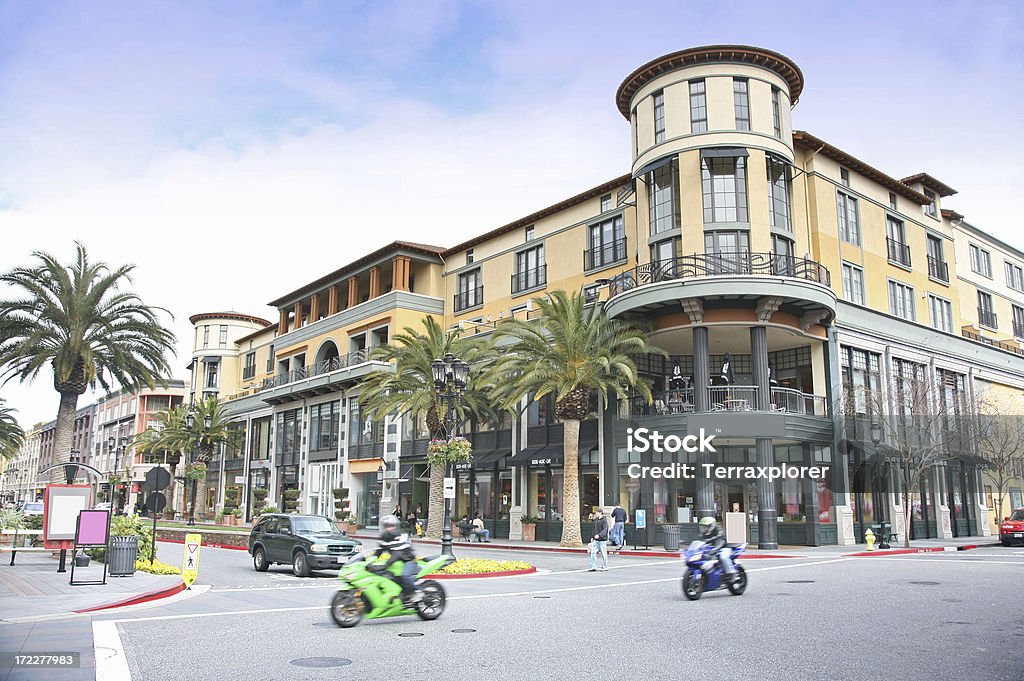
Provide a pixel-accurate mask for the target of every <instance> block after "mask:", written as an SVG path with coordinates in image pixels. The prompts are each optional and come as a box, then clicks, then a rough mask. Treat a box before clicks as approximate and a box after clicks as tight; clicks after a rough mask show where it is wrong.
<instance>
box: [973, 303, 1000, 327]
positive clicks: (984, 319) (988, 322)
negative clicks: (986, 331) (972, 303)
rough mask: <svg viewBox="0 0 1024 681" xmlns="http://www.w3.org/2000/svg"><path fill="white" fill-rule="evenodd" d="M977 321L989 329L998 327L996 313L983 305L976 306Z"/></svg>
mask: <svg viewBox="0 0 1024 681" xmlns="http://www.w3.org/2000/svg"><path fill="white" fill-rule="evenodd" d="M978 323H979V324H981V325H982V326H987V327H988V328H990V329H998V328H999V318H998V317H997V316H996V313H995V312H993V311H992V310H989V309H987V308H984V307H979V308H978Z"/></svg>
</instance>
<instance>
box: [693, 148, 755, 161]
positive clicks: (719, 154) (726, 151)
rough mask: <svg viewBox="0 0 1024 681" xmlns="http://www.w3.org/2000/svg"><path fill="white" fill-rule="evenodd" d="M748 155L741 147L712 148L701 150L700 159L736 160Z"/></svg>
mask: <svg viewBox="0 0 1024 681" xmlns="http://www.w3.org/2000/svg"><path fill="white" fill-rule="evenodd" d="M747 156H749V154H748V153H747V150H746V149H744V148H743V147H712V148H710V149H701V150H700V157H701V158H702V159H704V158H738V157H747Z"/></svg>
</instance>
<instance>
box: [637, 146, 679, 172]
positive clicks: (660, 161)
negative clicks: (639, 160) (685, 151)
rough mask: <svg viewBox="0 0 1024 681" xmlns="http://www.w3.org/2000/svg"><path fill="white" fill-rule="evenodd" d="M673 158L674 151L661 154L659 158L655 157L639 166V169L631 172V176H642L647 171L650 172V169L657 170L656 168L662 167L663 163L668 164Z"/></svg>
mask: <svg viewBox="0 0 1024 681" xmlns="http://www.w3.org/2000/svg"><path fill="white" fill-rule="evenodd" d="M674 160H676V152H672V153H671V154H669V155H668V156H662V157H661V158H659V159H655V160H654V161H651V162H650V163H648V164H647V165H645V166H644V167H643V168H641V169H640V170H638V171H636V172H635V173H633V177H642V176H644V175H646V174H647V173H649V172H651V171H652V170H657V169H658V168H660V167H662V166H664V165H668V164H669V163H671V162H672V161H674Z"/></svg>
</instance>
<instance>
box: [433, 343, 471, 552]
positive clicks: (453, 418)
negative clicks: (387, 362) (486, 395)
mask: <svg viewBox="0 0 1024 681" xmlns="http://www.w3.org/2000/svg"><path fill="white" fill-rule="evenodd" d="M430 368H431V372H432V373H433V375H434V391H435V394H436V396H437V401H438V402H439V403H440V404H441V406H442V407H443V413H444V419H443V420H442V425H443V427H444V432H445V437H446V438H447V439H448V440H451V439H452V438H454V437H455V436H456V435H458V431H459V415H458V407H459V405H461V404H462V399H463V392H464V391H465V390H466V383H467V379H468V376H469V365H468V364H466V363H465V362H464V361H462V360H461V359H459V358H458V357H456V356H455V355H453V354H452V353H450V352H448V353H445V356H444V357H442V358H441V359H435V360H434V361H433V362H432V363H431V365H430ZM452 473H453V468H452V463H451V461H450V460H449V461H448V462H447V463H446V464H445V477H449V478H450V477H453V475H452ZM441 553H443V554H444V555H447V556H451V555H454V554H453V553H452V513H451V499H449V498H447V497H445V500H444V526H443V527H442V529H441Z"/></svg>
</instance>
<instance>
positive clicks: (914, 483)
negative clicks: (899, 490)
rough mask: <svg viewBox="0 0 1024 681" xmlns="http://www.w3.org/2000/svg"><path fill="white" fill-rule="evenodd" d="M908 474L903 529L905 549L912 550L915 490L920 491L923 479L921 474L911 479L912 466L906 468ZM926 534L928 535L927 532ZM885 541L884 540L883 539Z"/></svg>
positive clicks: (904, 491) (904, 493)
mask: <svg viewBox="0 0 1024 681" xmlns="http://www.w3.org/2000/svg"><path fill="white" fill-rule="evenodd" d="M906 474H907V475H906V477H905V480H906V486H905V489H904V490H903V524H904V528H903V548H905V549H909V548H910V526H911V524H913V522H914V518H913V516H912V515H911V513H912V511H911V508H912V507H913V505H914V502H913V499H914V496H913V491H914V490H915V489H918V487H919V486H920V484H921V477H920V473H918V474H917V475H914V476H913V479H911V474H910V466H909V465H908V466H907V468H906ZM925 534H927V532H926V533H925ZM883 540H884V538H883Z"/></svg>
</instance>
